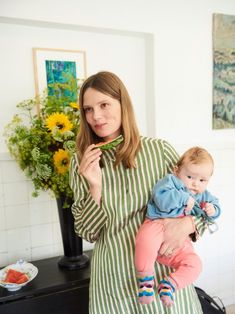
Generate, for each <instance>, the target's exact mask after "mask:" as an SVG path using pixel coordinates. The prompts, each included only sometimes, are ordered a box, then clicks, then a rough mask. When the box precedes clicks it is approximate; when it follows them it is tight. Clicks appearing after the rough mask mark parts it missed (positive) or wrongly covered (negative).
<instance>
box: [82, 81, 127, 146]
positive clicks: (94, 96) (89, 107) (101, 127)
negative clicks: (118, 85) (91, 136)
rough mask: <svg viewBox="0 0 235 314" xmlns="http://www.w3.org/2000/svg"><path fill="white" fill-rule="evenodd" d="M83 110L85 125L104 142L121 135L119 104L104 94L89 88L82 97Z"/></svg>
mask: <svg viewBox="0 0 235 314" xmlns="http://www.w3.org/2000/svg"><path fill="white" fill-rule="evenodd" d="M83 109H84V112H85V117H86V120H87V123H88V124H89V125H90V127H91V129H92V130H93V131H94V132H95V134H96V135H97V136H99V137H102V138H103V139H104V140H105V141H108V140H112V139H114V138H116V137H117V136H118V135H120V133H121V123H122V120H121V104H120V102H119V101H118V100H117V99H114V98H112V97H110V96H108V95H106V94H103V93H101V92H99V91H97V90H96V89H94V88H91V87H89V88H88V89H87V90H86V91H85V93H84V95H83Z"/></svg>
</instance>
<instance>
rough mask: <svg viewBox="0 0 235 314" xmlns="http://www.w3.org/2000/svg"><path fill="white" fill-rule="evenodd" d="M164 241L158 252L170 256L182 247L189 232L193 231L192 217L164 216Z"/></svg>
mask: <svg viewBox="0 0 235 314" xmlns="http://www.w3.org/2000/svg"><path fill="white" fill-rule="evenodd" d="M164 220H165V231H164V242H163V243H162V245H161V247H160V250H159V254H160V255H165V256H172V255H175V254H176V253H177V251H178V250H179V249H181V248H182V247H183V244H184V242H185V240H186V239H187V238H188V237H189V234H190V233H193V232H194V231H195V226H194V222H193V218H192V217H191V216H185V217H183V218H165V219H164Z"/></svg>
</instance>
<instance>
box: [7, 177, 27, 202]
mask: <svg viewBox="0 0 235 314" xmlns="http://www.w3.org/2000/svg"><path fill="white" fill-rule="evenodd" d="M3 193H4V205H5V206H11V205H20V204H28V202H29V197H28V186H27V184H25V182H24V181H22V182H20V181H19V182H9V183H3Z"/></svg>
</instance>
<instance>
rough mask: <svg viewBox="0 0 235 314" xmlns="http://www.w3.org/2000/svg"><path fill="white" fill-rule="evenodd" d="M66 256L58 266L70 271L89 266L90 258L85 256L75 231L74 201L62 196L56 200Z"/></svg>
mask: <svg viewBox="0 0 235 314" xmlns="http://www.w3.org/2000/svg"><path fill="white" fill-rule="evenodd" d="M56 202H57V207H58V212H59V220H60V229H61V234H62V242H63V248H64V256H62V257H61V258H60V259H59V261H58V265H59V266H60V267H64V268H67V269H69V270H73V269H81V268H84V267H86V266H87V265H88V264H89V257H88V256H87V255H85V254H83V246H82V238H80V237H79V236H77V235H76V233H75V231H74V218H73V214H72V212H71V206H72V204H73V200H72V199H71V198H67V197H66V195H65V194H61V195H60V196H59V197H58V198H56Z"/></svg>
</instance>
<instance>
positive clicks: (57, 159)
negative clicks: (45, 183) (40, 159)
mask: <svg viewBox="0 0 235 314" xmlns="http://www.w3.org/2000/svg"><path fill="white" fill-rule="evenodd" d="M53 160H54V165H55V168H56V170H57V172H58V173H60V174H65V173H66V172H67V171H68V170H69V162H70V157H69V153H68V152H67V151H66V150H64V149H59V150H58V151H57V152H55V154H54V156H53Z"/></svg>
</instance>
